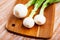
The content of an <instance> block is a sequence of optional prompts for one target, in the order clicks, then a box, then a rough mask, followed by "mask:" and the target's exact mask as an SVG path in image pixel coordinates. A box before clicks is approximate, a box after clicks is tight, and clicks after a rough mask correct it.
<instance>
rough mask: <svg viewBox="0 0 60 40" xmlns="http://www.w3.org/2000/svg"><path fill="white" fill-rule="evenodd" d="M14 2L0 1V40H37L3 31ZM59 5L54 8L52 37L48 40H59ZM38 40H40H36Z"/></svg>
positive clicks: (12, 0)
mask: <svg viewBox="0 0 60 40" xmlns="http://www.w3.org/2000/svg"><path fill="white" fill-rule="evenodd" d="M15 3H16V0H0V40H37V39H33V38H27V37H22V36H19V35H16V34H12V33H9V32H8V31H7V30H6V29H5V25H6V23H7V20H8V19H9V17H10V15H11V14H12V13H11V12H12V8H13V6H14V4H15ZM59 13H60V3H57V4H56V6H55V20H54V30H53V36H52V38H51V39H49V40H60V14H59ZM38 40H40V39H38Z"/></svg>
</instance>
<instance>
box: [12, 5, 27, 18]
mask: <svg viewBox="0 0 60 40" xmlns="http://www.w3.org/2000/svg"><path fill="white" fill-rule="evenodd" d="M27 12H28V9H27V7H26V6H25V5H23V4H17V5H16V6H15V7H14V9H13V15H15V16H16V17H18V18H24V17H26V15H27Z"/></svg>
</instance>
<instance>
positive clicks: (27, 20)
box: [23, 17, 35, 28]
mask: <svg viewBox="0 0 60 40" xmlns="http://www.w3.org/2000/svg"><path fill="white" fill-rule="evenodd" d="M34 24H35V22H34V20H33V18H31V17H27V18H25V19H24V20H23V25H24V26H25V27H27V28H32V27H33V26H34Z"/></svg>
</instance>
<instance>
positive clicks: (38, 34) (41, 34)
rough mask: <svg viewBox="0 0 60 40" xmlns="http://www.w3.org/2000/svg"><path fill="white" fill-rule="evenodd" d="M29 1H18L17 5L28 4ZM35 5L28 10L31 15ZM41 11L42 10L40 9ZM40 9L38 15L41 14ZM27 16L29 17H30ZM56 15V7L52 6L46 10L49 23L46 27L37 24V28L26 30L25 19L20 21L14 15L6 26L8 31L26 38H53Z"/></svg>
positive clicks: (47, 22)
mask: <svg viewBox="0 0 60 40" xmlns="http://www.w3.org/2000/svg"><path fill="white" fill-rule="evenodd" d="M27 2H28V0H17V2H16V4H18V3H22V4H25V3H27ZM33 7H34V6H33V5H32V6H30V7H29V8H28V10H29V12H28V15H29V13H30V12H31V10H32V9H33ZM39 9H40V8H39ZM39 9H38V10H37V12H36V14H38V13H39ZM28 15H27V16H28ZM54 15H55V5H54V4H52V5H50V6H48V7H47V8H46V9H45V16H46V18H47V21H46V23H45V24H44V25H42V26H38V25H36V24H35V26H34V27H33V28H31V29H28V28H25V27H24V26H23V24H22V22H23V19H19V18H17V17H15V16H14V15H11V17H10V19H9V20H8V23H7V24H6V29H7V30H9V31H10V32H13V33H16V34H19V35H22V36H26V37H32V38H51V36H52V34H53V27H54Z"/></svg>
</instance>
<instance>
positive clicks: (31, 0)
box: [25, 0, 36, 8]
mask: <svg viewBox="0 0 60 40" xmlns="http://www.w3.org/2000/svg"><path fill="white" fill-rule="evenodd" d="M35 2H36V0H29V2H28V3H26V4H25V6H26V7H27V8H28V7H29V6H31V5H33V4H35Z"/></svg>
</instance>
